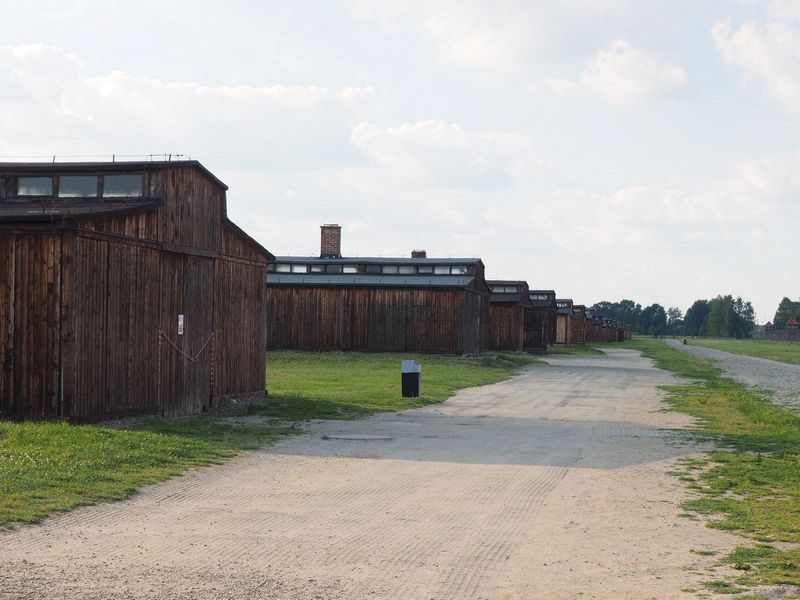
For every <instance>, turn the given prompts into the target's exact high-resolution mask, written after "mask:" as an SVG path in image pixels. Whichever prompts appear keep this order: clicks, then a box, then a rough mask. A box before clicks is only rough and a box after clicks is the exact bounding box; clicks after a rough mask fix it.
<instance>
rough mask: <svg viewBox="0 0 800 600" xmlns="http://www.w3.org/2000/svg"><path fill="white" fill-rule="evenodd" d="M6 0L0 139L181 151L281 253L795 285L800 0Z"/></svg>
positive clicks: (747, 289)
mask: <svg viewBox="0 0 800 600" xmlns="http://www.w3.org/2000/svg"><path fill="white" fill-rule="evenodd" d="M2 4H3V15H4V18H3V23H4V27H3V29H4V36H3V40H2V45H0V155H3V156H6V157H25V156H52V155H53V154H55V155H61V156H67V155H79V156H84V155H110V154H112V153H115V154H117V155H121V154H122V155H124V154H148V153H164V152H172V153H183V154H186V155H189V156H191V157H192V158H196V159H198V160H200V161H201V162H203V163H204V164H205V165H206V166H207V167H208V168H209V169H211V170H212V171H213V172H214V173H215V174H217V175H218V176H219V177H220V178H221V179H222V180H223V181H225V182H226V183H227V184H228V185H229V186H230V191H229V193H228V203H229V213H230V215H231V217H232V218H233V219H234V220H236V221H237V222H238V223H239V224H240V225H242V227H244V229H246V230H247V231H248V232H249V233H250V234H251V235H253V236H254V237H256V238H257V239H258V240H259V241H261V242H262V243H263V244H264V245H265V246H267V247H268V248H269V249H270V250H271V251H273V252H274V253H276V254H295V255H297V254H311V253H314V252H316V251H318V242H319V225H320V224H321V223H323V222H338V223H340V224H341V225H342V226H343V250H344V252H345V254H347V255H360V256H372V255H382V256H404V255H408V254H409V252H410V250H411V249H412V248H425V249H427V250H428V253H429V255H431V256H480V257H481V258H483V260H484V262H485V264H486V267H487V274H488V275H489V276H490V277H492V278H519V279H526V280H528V281H529V282H530V284H531V285H532V286H533V287H544V288H554V289H556V290H557V291H558V293H559V294H560V295H563V296H567V297H572V298H574V299H575V300H576V301H577V302H582V303H586V304H591V303H594V302H596V301H599V300H612V301H614V300H620V299H622V298H631V299H634V300H636V301H639V302H641V303H642V304H649V303H652V302H660V303H662V304H664V305H665V306H678V307H680V308H681V309H683V310H685V309H686V308H687V307H688V306H689V305H690V304H691V303H692V302H693V301H694V300H695V299H697V298H709V297H713V296H715V295H716V294H727V293H732V294H734V295H741V296H742V297H744V298H746V299H750V300H752V301H753V303H754V305H755V308H756V311H757V316H758V318H759V319H760V320H762V321H766V320H768V319H771V318H772V315H773V313H774V311H775V308H776V307H777V304H778V302H779V301H780V299H781V298H782V297H783V296H785V295H788V296H790V297H792V298H798V297H800V290H798V288H799V287H800V273H799V272H798V271H799V269H798V266H797V262H798V261H797V251H796V247H797V237H798V236H797V233H796V232H797V231H798V224H799V223H800V219H799V217H800V214H799V213H800V210H799V209H798V203H797V196H798V192H799V191H800V174H799V173H800V170H798V168H797V165H798V159H800V143H798V135H799V134H800V0H774V1H766V0H765V1H756V0H738V1H733V0H731V1H727V2H726V1H723V0H720V1H714V2H697V1H694V0H693V1H683V0H663V1H660V0H641V1H634V0H572V1H569V2H568V1H567V0H563V1H561V2H559V1H557V0H547V1H536V0H528V1H519V2H516V1H505V0H496V1H493V2H474V1H470V0H461V1H458V2H456V1H451V2H437V1H433V0H428V1H417V0H402V1H400V0H380V1H378V0H351V1H340V2H334V1H324V2H322V1H317V2H312V1H303V0H298V1H295V2H291V3H283V2H245V1H229V2H202V1H199V2H198V1H194V2H149V1H146V0H145V1H139V2H135V3H134V2H114V3H104V2H94V1H83V2H81V1H72V2H56V1H41V2H17V1H16V0H11V1H10V2H9V1H8V0H4V1H3V3H2Z"/></svg>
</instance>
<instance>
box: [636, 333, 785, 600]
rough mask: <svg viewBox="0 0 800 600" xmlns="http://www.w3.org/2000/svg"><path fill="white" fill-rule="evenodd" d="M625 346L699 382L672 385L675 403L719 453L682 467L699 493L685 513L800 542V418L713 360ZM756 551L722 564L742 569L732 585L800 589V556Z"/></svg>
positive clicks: (641, 343) (769, 538)
mask: <svg viewBox="0 0 800 600" xmlns="http://www.w3.org/2000/svg"><path fill="white" fill-rule="evenodd" d="M621 347H628V348H635V349H638V350H641V351H642V352H643V353H644V354H645V356H648V357H650V358H652V359H654V360H655V362H656V364H657V365H658V366H659V367H661V368H664V369H667V370H670V371H673V372H675V373H677V374H679V375H682V376H684V377H687V378H689V379H690V380H691V381H692V382H691V383H689V384H688V385H679V386H667V387H666V388H665V389H666V390H667V391H668V392H669V397H668V402H669V403H670V404H672V406H673V408H674V409H675V410H679V411H681V412H685V413H688V414H690V415H693V416H695V417H697V418H698V419H699V423H700V424H699V426H698V427H697V428H696V433H697V434H698V435H699V436H700V437H702V438H703V439H706V440H710V441H713V442H714V443H715V444H716V446H717V448H718V449H717V450H715V451H713V452H711V453H709V455H708V457H707V459H704V460H697V459H692V460H685V461H683V464H682V467H683V469H682V470H681V471H677V472H676V474H678V476H679V477H680V478H681V479H683V480H684V481H687V483H688V485H689V487H690V489H692V490H693V491H694V492H696V493H697V495H698V497H696V498H693V499H691V500H688V501H687V502H685V503H684V506H683V507H684V509H685V510H686V511H688V512H690V513H694V514H698V515H704V516H706V517H713V520H709V521H708V525H709V526H710V527H714V528H717V529H722V530H726V531H730V532H734V533H738V534H740V535H743V536H745V537H748V538H751V539H753V540H757V541H762V542H773V541H781V542H790V543H795V544H796V543H800V416H797V415H794V414H792V413H790V412H789V411H787V410H786V409H785V408H783V407H779V406H775V405H773V404H770V403H769V402H768V401H766V400H765V399H763V398H761V397H759V396H758V395H757V394H755V393H754V392H752V391H750V390H748V389H747V388H745V387H744V386H743V385H740V384H739V383H736V382H734V381H732V380H730V379H727V378H725V377H722V376H721V374H720V370H719V369H718V368H717V367H715V366H714V365H713V364H712V363H711V362H709V361H706V360H703V359H700V358H697V357H693V356H691V355H689V354H687V353H684V352H681V351H680V350H676V349H674V348H670V347H668V346H667V345H666V344H664V343H663V342H660V341H658V340H652V339H646V338H634V339H633V340H631V341H629V342H625V343H624V344H622V345H621ZM687 474H688V476H687ZM756 548H757V549H758V550H757V551H754V550H753V548H749V547H748V548H745V547H742V548H739V549H737V550H736V551H735V552H733V553H732V554H730V555H729V556H728V557H725V558H724V559H723V562H726V563H729V564H732V565H734V566H735V565H740V566H743V568H742V569H740V570H741V571H742V575H741V576H739V577H738V578H735V579H734V581H733V583H735V584H737V585H754V584H783V583H800V578H798V575H797V573H800V552H798V550H796V549H776V548H773V547H770V546H757V547H756ZM744 565H747V567H746V568H744ZM712 583H714V582H712ZM723 583H725V582H722V583H719V582H716V583H714V585H722V584H723ZM723 587H724V586H723ZM710 589H715V588H713V587H712V588H710ZM731 589H733V588H731ZM716 591H719V592H723V590H722V589H716Z"/></svg>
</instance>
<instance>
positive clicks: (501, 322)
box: [489, 302, 525, 352]
mask: <svg viewBox="0 0 800 600" xmlns="http://www.w3.org/2000/svg"><path fill="white" fill-rule="evenodd" d="M524 329H525V307H523V306H520V305H518V304H510V303H506V304H500V303H497V302H495V303H492V304H490V305H489V349H490V350H509V351H512V352H521V351H522V348H523V345H524Z"/></svg>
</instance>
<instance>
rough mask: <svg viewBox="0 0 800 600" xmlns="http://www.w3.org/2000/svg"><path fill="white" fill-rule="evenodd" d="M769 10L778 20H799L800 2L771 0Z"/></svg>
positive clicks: (795, 0) (794, 0)
mask: <svg viewBox="0 0 800 600" xmlns="http://www.w3.org/2000/svg"><path fill="white" fill-rule="evenodd" d="M769 12H770V14H771V15H772V17H773V18H775V19H777V20H779V21H797V20H800V2H798V1H797V0H772V1H771V2H770V3H769Z"/></svg>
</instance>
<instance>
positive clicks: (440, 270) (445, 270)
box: [433, 265, 450, 275]
mask: <svg viewBox="0 0 800 600" xmlns="http://www.w3.org/2000/svg"><path fill="white" fill-rule="evenodd" d="M433 272H434V273H435V274H436V275H450V267H447V266H444V265H440V266H437V267H434V268H433Z"/></svg>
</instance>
